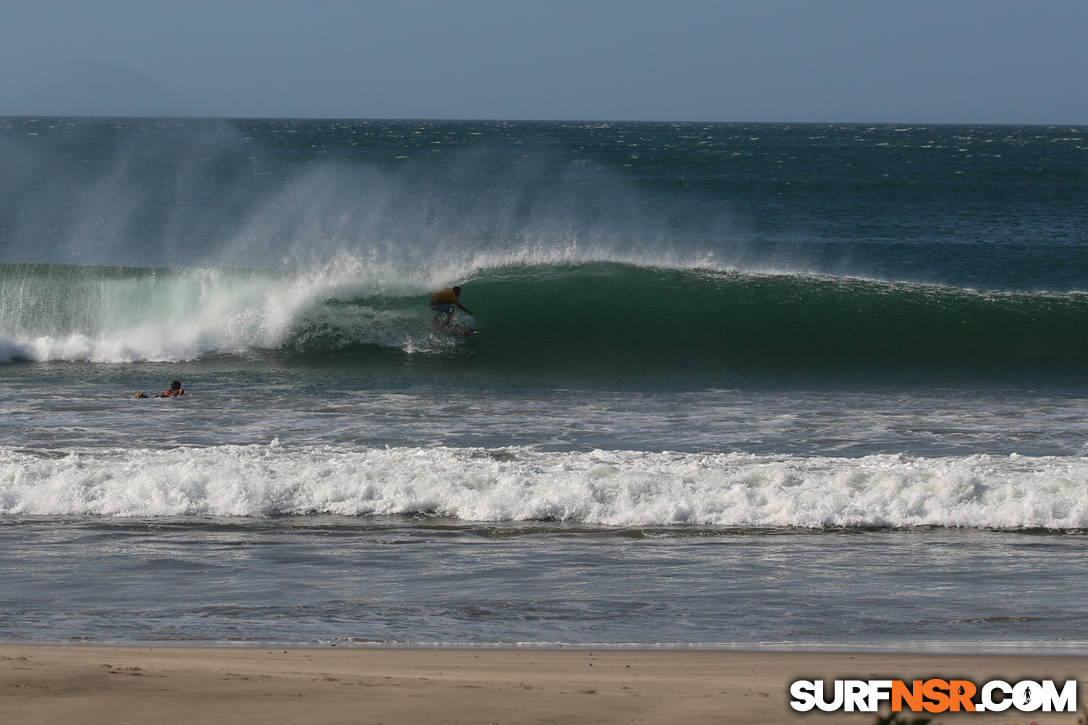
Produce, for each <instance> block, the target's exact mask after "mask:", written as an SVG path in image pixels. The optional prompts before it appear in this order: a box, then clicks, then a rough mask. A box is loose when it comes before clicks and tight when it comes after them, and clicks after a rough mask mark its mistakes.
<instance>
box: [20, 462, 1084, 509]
mask: <svg viewBox="0 0 1088 725" xmlns="http://www.w3.org/2000/svg"><path fill="white" fill-rule="evenodd" d="M1086 480H1088V459H1085V458H1081V457H1022V456H1017V455H1012V456H989V455H973V456H966V457H956V458H919V457H908V456H901V455H873V456H865V457H861V458H831V457H791V456H773V455H754V454H742V453H703V454H699V453H669V452H665V453H651V452H643V451H603V450H596V451H589V452H563V453H558V452H541V451H536V450H533V449H529V448H505V449H498V450H488V449H476V448H469V449H459V448H382V449H369V448H341V447H329V446H326V447H313V448H289V447H284V446H280V445H279V444H278V442H274V443H273V445H271V446H215V447H207V448H180V449H174V450H171V451H161V450H147V449H132V450H127V449H86V450H76V451H71V452H68V453H58V452H53V451H36V450H8V451H3V452H0V514H3V515H9V516H103V517H136V518H157V517H177V516H183V517H184V516H222V517H263V516H278V515H308V514H333V515H343V516H375V515H376V516H384V515H418V514H423V515H433V516H442V517H451V518H456V519H460V520H463V521H468V522H486V521H561V522H568V523H577V524H584V525H592V526H604V527H650V526H696V527H729V528H765V527H800V528H808V529H836V528H854V527H881V528H884V527H890V528H904V527H929V526H932V527H965V528H992V529H1009V530H1019V529H1037V528H1043V529H1058V530H1083V529H1088V499H1086V498H1085V497H1084V495H1083V486H1084V482H1085V481H1086Z"/></svg>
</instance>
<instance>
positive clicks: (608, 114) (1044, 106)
mask: <svg viewBox="0 0 1088 725" xmlns="http://www.w3.org/2000/svg"><path fill="white" fill-rule="evenodd" d="M2 17H3V19H2V22H0V115H46V114H75V115H187V116H188V115H196V116H290V117H348V118H504V119H634V120H709V121H870V122H875V121H893V122H971V123H1085V122H1088V80H1086V79H1088V0H1036V1H1034V2H1028V1H1027V0H1015V1H1012V0H899V1H898V2H885V1H884V0H744V1H743V2H742V1H735V0H718V1H717V2H715V1H713V0H661V1H660V2H649V1H647V0H628V1H627V2H622V1H620V0H571V1H568V0H536V1H534V2H521V1H519V0H461V1H458V0H448V1H440V0H381V2H370V1H367V0H309V2H302V1H301V0H262V1H260V2H257V1H255V0H254V1H252V2H243V1H239V0H214V1H211V0H185V1H184V2H170V3H166V2H156V1H155V0H131V1H130V0H94V1H93V2H92V1H89V0H32V1H27V0H6V1H5V3H4V9H3V13H2Z"/></svg>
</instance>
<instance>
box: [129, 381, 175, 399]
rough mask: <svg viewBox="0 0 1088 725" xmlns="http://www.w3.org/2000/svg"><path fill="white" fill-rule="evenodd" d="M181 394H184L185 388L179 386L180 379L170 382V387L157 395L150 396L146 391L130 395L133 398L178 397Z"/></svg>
mask: <svg viewBox="0 0 1088 725" xmlns="http://www.w3.org/2000/svg"><path fill="white" fill-rule="evenodd" d="M183 395H185V388H183V387H181V381H180V380H175V381H174V382H172V383H170V389H169V390H164V391H162V392H161V393H159V394H158V395H155V396H151V395H148V394H147V393H136V394H135V395H133V396H132V397H133V398H150V397H155V398H180V397H181V396H183Z"/></svg>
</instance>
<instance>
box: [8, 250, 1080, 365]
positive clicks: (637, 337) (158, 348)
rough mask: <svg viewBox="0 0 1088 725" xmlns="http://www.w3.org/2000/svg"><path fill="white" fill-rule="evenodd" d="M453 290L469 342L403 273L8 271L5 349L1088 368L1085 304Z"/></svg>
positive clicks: (789, 283) (612, 283)
mask: <svg viewBox="0 0 1088 725" xmlns="http://www.w3.org/2000/svg"><path fill="white" fill-rule="evenodd" d="M458 281H459V282H460V284H461V285H462V287H463V288H464V291H463V293H462V302H463V303H464V304H465V305H466V306H467V307H468V308H469V309H471V310H472V311H473V312H474V313H475V317H474V318H466V321H467V322H469V323H470V324H472V325H474V326H476V327H478V329H479V330H480V334H479V335H477V336H476V337H473V338H470V339H463V338H454V337H451V336H448V335H445V334H443V333H442V331H441V330H440V329H436V328H435V327H434V326H433V325H432V319H433V313H432V312H431V311H430V310H429V308H428V307H427V304H426V303H427V298H428V293H429V292H430V291H431V289H432V288H433V287H434V285H431V286H428V285H427V284H426V283H425V282H423V281H420V280H418V279H414V278H410V275H409V276H404V277H402V278H399V279H397V278H394V279H384V280H383V281H381V282H376V281H374V280H372V279H371V280H366V279H361V278H360V276H359V275H358V274H356V273H354V272H350V273H345V274H339V273H330V272H328V271H323V272H321V273H315V272H307V273H295V274H286V273H271V272H253V271H246V270H225V269H213V270H148V269H128V268H106V267H78V266H58V265H5V266H2V267H0V290H2V291H0V349H2V348H3V346H4V345H6V346H7V347H9V348H11V349H12V350H14V351H15V352H10V351H9V354H8V357H9V358H13V359H14V358H20V357H23V358H28V359H90V360H101V361H105V362H124V361H130V360H144V359H148V360H170V359H194V358H200V357H205V356H222V355H236V354H246V355H255V354H256V355H267V356H282V355H289V356H291V357H292V358H294V359H295V360H296V361H301V362H303V363H305V361H306V360H307V359H311V358H312V359H315V360H322V361H327V360H329V359H330V358H331V359H337V360H341V361H343V362H346V363H348V364H350V363H351V361H353V360H359V361H369V362H375V361H384V362H385V363H388V364H391V365H394V366H396V365H399V364H403V363H405V361H411V362H412V363H413V364H416V363H426V361H427V360H438V361H440V362H441V365H443V366H446V367H448V366H450V365H451V364H453V365H454V366H455V367H465V368H472V367H474V368H479V369H491V370H495V371H502V372H504V373H505V374H511V375H519V374H526V375H530V374H534V373H555V374H559V375H562V374H569V373H575V372H588V373H594V374H603V375H610V374H640V373H646V374H660V373H669V372H673V373H685V372H701V373H709V374H715V373H718V372H734V371H743V372H748V373H756V374H760V373H763V372H767V373H769V374H770V373H779V372H810V373H818V374H819V373H825V372H829V371H839V370H895V369H916V368H917V369H935V368H945V367H948V368H957V369H961V370H965V371H980V372H984V371H993V370H1001V369H1011V368H1017V367H1022V366H1032V367H1036V368H1041V369H1046V368H1048V367H1055V368H1064V369H1068V368H1074V369H1083V368H1085V367H1088V295H1085V294H1081V293H1061V294H1053V293H1008V292H983V291H974V290H966V289H959V288H951V287H939V286H926V285H914V284H903V283H889V282H879V281H867V280H857V279H843V278H828V277H812V276H799V275H785V274H776V275H754V274H740V273H735V272H729V271H721V270H707V269H668V268H658V267H648V266H639V265H633V264H626V263H617V262H594V263H582V264H558V265H556V264H526V265H516V266H499V267H493V268H485V269H478V270H477V271H475V272H473V273H471V274H469V275H468V276H467V278H466V279H463V280H458ZM450 284H452V282H450ZM458 314H459V315H461V314H463V313H458ZM81 343H82V344H81ZM35 345H36V346H37V347H35ZM20 350H22V351H23V354H19V351H20Z"/></svg>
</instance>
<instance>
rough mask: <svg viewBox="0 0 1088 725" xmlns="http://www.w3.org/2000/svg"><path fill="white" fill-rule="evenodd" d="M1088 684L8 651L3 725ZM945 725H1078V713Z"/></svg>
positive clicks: (449, 658)
mask: <svg viewBox="0 0 1088 725" xmlns="http://www.w3.org/2000/svg"><path fill="white" fill-rule="evenodd" d="M930 676H943V677H945V678H950V677H956V678H963V679H970V680H973V681H976V682H982V681H985V680H989V679H995V678H1000V679H1004V680H1008V681H1015V680H1017V679H1029V678H1030V679H1058V680H1066V679H1073V678H1078V679H1080V680H1081V684H1080V688H1081V702H1084V700H1085V696H1086V695H1088V683H1086V682H1085V678H1086V677H1088V657H1027V656H1025V657H1020V656H974V655H963V656H960V655H900V654H840V653H802V652H736V651H698V650H697V651H678V650H604V651H600V650H598V651H588V650H504V649H496V650H478V649H378V648H376V649H287V650H284V649H282V648H281V649H271V648H268V649H256V648H246V649H230V648H191V647H161V648H160V647H154V648H149V647H98V646H82V645H67V646H40V645H6V646H0V723H3V724H4V725H8V724H13V723H19V724H25V725H35V724H37V723H41V724H48V725H77V724H78V725H84V724H87V725H94V724H97V723H102V724H103V725H105V724H109V725H123V724H124V723H140V724H144V723H146V724H148V725H170V724H172V723H187V724H188V723H200V724H203V723H212V724H214V723H262V724H264V723H305V725H323V724H324V723H351V724H352V725H354V724H356V723H384V724H385V725H395V724H400V723H405V724H412V725H419V724H429V723H502V724H504V725H506V724H507V723H643V724H646V725H653V724H655V723H659V724H662V725H666V724H667V725H685V724H687V723H788V722H799V721H809V722H818V723H828V724H830V723H840V722H842V723H872V722H873V721H874V719H875V718H874V716H873V715H870V714H857V713H854V714H844V713H837V714H830V715H829V714H823V713H819V714H807V715H801V714H798V713H794V712H792V711H791V710H790V709H789V704H788V703H789V699H790V698H789V695H788V686H789V683H790V682H791V681H793V680H794V679H797V678H805V679H817V678H821V677H823V678H827V679H835V678H845V677H853V678H861V679H868V678H870V677H872V678H878V677H886V678H902V679H913V678H922V679H924V678H926V677H930ZM937 720H938V721H939V722H946V723H977V724H978V725H988V724H990V723H1021V724H1022V725H1026V724H1027V723H1029V722H1032V721H1035V722H1038V723H1039V724H1040V725H1046V724H1049V723H1061V724H1062V725H1075V724H1076V720H1077V717H1076V715H1072V714H1068V713H1063V714H1045V713H1036V714H1030V715H1028V714H1021V713H1016V712H1015V711H1012V712H1010V713H1006V714H1003V715H995V714H961V715H957V716H941V717H939V718H937Z"/></svg>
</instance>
